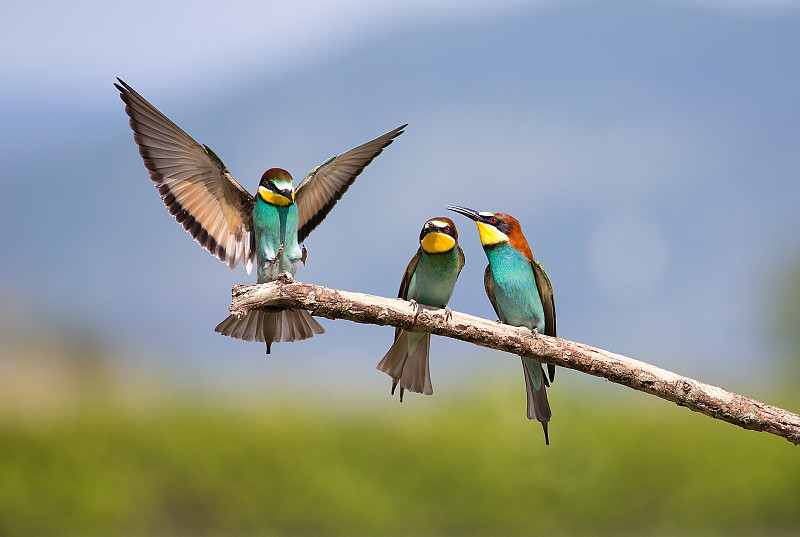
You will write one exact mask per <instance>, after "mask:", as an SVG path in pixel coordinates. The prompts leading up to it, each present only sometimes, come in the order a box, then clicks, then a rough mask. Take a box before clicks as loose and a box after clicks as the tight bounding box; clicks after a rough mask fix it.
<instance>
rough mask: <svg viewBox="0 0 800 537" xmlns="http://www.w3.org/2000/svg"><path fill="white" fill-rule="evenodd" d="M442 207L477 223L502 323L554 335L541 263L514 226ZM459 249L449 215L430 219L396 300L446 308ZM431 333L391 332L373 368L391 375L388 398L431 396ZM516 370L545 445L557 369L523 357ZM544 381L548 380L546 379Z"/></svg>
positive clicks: (504, 219) (497, 216) (508, 220)
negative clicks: (396, 394) (387, 346)
mask: <svg viewBox="0 0 800 537" xmlns="http://www.w3.org/2000/svg"><path fill="white" fill-rule="evenodd" d="M447 209H449V210H451V211H455V212H457V213H460V214H463V215H464V216H466V217H467V218H470V219H472V220H474V221H475V223H476V224H477V226H478V235H479V237H480V241H481V244H482V245H483V250H484V252H485V253H486V257H487V258H488V260H489V264H488V265H487V266H486V271H485V272H484V278H483V283H484V287H485V288H486V294H487V295H488V297H489V300H490V301H491V303H492V306H493V307H494V311H495V313H497V316H498V317H499V318H500V321H502V322H503V323H506V324H510V325H512V326H524V327H526V328H528V329H530V330H533V331H534V333H541V334H546V335H549V336H555V335H556V310H555V301H554V299H553V287H552V285H551V284H550V279H549V278H548V276H547V273H546V272H545V270H544V267H542V265H541V263H539V261H537V260H536V259H534V257H533V255H532V254H531V249H530V247H529V246H528V242H527V241H526V240H525V236H524V235H523V234H522V229H521V228H520V225H519V222H518V221H517V220H516V219H515V218H513V217H512V216H509V215H507V214H503V213H491V212H476V211H473V210H472V209H467V208H465V207H458V206H448V207H447ZM464 262H465V260H464V252H463V251H462V250H461V246H459V244H458V231H457V230H456V226H455V225H454V224H453V221H452V220H450V219H449V218H444V217H438V218H432V219H430V220H428V221H427V222H425V225H424V226H423V228H422V232H421V233H420V247H419V250H417V253H416V254H415V255H414V257H413V258H412V259H411V262H410V263H409V264H408V267H407V268H406V271H405V274H404V275H403V279H402V282H401V284H400V291H399V293H398V297H399V298H402V299H404V300H409V301H411V303H412V304H413V305H414V306H415V307H418V304H424V305H426V306H433V307H439V308H446V314H447V315H448V316H449V315H450V308H449V307H448V306H447V303H448V301H449V300H450V297H451V296H452V294H453V289H454V287H455V284H456V279H457V278H458V275H459V273H460V272H461V269H462V268H463V267H464ZM430 338H431V335H430V334H429V333H425V334H420V333H413V332H407V331H406V330H402V329H399V328H398V329H396V330H395V340H394V344H393V345H392V347H391V348H390V349H389V352H387V353H386V355H385V356H384V357H383V359H382V360H381V361H380V362H379V363H378V369H379V370H381V371H383V372H384V373H386V374H387V375H389V376H390V377H392V393H393V394H394V392H395V388H396V387H397V386H398V385H399V386H400V401H402V400H403V392H404V390H409V391H412V392H417V393H423V394H425V395H431V394H433V386H432V384H431V374H430V363H429V362H430V360H429V353H430ZM522 369H523V373H524V376H525V387H526V390H527V394H528V419H536V420H538V421H539V422H540V423H541V424H542V428H543V429H544V438H545V443H546V444H549V443H550V439H549V435H548V431H547V425H548V423H549V421H550V418H551V416H552V413H551V411H550V404H549V403H548V401H547V392H546V387H548V386H550V382H552V381H553V379H554V377H555V366H553V365H551V364H548V365H547V372H548V374H547V375H545V374H544V370H543V369H542V364H541V363H540V362H539V361H538V360H535V359H533V358H527V357H524V356H523V357H522ZM548 377H549V379H548Z"/></svg>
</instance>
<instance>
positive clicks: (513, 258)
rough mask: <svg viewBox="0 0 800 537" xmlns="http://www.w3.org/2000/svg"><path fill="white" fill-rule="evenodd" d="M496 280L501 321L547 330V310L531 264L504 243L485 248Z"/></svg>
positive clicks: (496, 298)
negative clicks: (545, 325)
mask: <svg viewBox="0 0 800 537" xmlns="http://www.w3.org/2000/svg"><path fill="white" fill-rule="evenodd" d="M485 251H486V257H487V258H488V259H489V265H490V266H491V271H492V277H493V278H494V293H495V300H496V302H497V305H498V307H499V309H500V313H501V319H500V320H501V321H503V322H504V323H506V324H510V325H512V326H525V327H527V328H530V329H533V328H534V327H536V329H537V330H538V331H539V332H543V331H544V309H543V308H542V299H541V297H540V296H539V290H538V289H537V287H536V279H535V277H534V275H533V269H532V268H531V263H530V261H529V260H528V259H527V258H526V257H525V256H524V255H522V253H520V251H519V250H517V249H515V248H512V247H511V246H510V245H509V244H507V243H504V244H500V245H497V246H493V247H489V248H485Z"/></svg>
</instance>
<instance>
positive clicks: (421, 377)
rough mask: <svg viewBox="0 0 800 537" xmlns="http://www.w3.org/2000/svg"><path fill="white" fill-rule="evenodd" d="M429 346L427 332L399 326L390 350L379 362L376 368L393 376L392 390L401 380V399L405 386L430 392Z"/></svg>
mask: <svg viewBox="0 0 800 537" xmlns="http://www.w3.org/2000/svg"><path fill="white" fill-rule="evenodd" d="M430 348H431V335H430V334H417V333H413V332H412V333H408V332H406V331H405V330H401V331H400V333H399V334H398V335H397V338H395V340H394V344H393V345H392V347H391V348H390V349H389V352H387V353H386V355H385V356H384V357H383V359H382V360H381V361H380V362H378V370H380V371H383V372H384V373H386V374H387V375H389V376H390V377H392V394H394V390H395V388H396V387H397V384H398V383H399V384H400V401H402V400H403V391H404V390H409V391H412V392H415V393H422V394H425V395H433V385H432V384H431V368H430Z"/></svg>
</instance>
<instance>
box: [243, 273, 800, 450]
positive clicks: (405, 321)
mask: <svg viewBox="0 0 800 537" xmlns="http://www.w3.org/2000/svg"><path fill="white" fill-rule="evenodd" d="M275 307H281V308H289V307H291V308H302V309H305V310H308V311H309V312H311V313H312V314H314V315H316V316H318V317H326V318H328V319H346V320H348V321H354V322H357V323H362V324H376V325H381V326H385V325H391V326H395V327H398V328H402V329H404V330H409V331H413V332H429V333H432V334H436V335H439V336H445V337H449V338H453V339H458V340H461V341H465V342H467V343H473V344H475V345H480V346H483V347H488V348H492V349H497V350H501V351H506V352H509V353H511V354H512V355H518V356H527V357H530V358H535V359H537V360H539V361H541V362H544V363H547V364H554V365H558V366H562V367H567V368H569V369H575V370H577V371H581V372H583V373H588V374H590V375H594V376H596V377H602V378H605V379H608V380H610V381H612V382H616V383H617V384H622V385H624V386H628V387H629V388H633V389H634V390H638V391H641V392H645V393H649V394H651V395H655V396H657V397H660V398H662V399H666V400H668V401H672V402H674V403H677V404H678V405H680V406H684V407H686V408H689V409H691V410H694V411H695V412H700V413H702V414H705V415H706V416H709V417H712V418H716V419H719V420H723V421H727V422H728V423H732V424H734V425H738V426H739V427H742V428H745V429H751V430H755V431H765V432H768V433H772V434H775V435H778V436H782V437H784V438H786V439H787V440H789V441H790V442H792V443H794V444H800V415H797V414H795V413H793V412H789V411H787V410H784V409H781V408H777V407H774V406H771V405H768V404H765V403H761V402H759V401H756V400H754V399H750V398H748V397H745V396H743V395H738V394H736V393H732V392H729V391H727V390H724V389H722V388H718V387H716V386H712V385H709V384H705V383H703V382H700V381H697V380H694V379H691V378H689V377H685V376H682V375H678V374H676V373H673V372H671V371H667V370H665V369H661V368H659V367H656V366H653V365H650V364H647V363H645V362H640V361H638V360H634V359H632V358H627V357H625V356H622V355H619V354H615V353H612V352H608V351H605V350H602V349H597V348H594V347H590V346H588V345H584V344H582V343H576V342H573V341H568V340H565V339H561V338H554V337H550V336H546V335H543V334H539V336H538V337H533V335H532V334H531V331H530V330H528V329H527V328H517V327H513V326H509V325H506V324H498V323H496V322H494V321H489V320H487V319H482V318H480V317H475V316H472V315H467V314H464V313H460V312H457V311H453V312H452V317H450V318H449V319H448V317H447V315H446V313H445V311H444V310H443V309H440V308H437V309H427V308H423V309H421V310H420V311H419V312H416V311H415V310H414V309H413V308H412V306H411V304H410V303H409V302H406V301H405V300H400V299H396V298H385V297H380V296H375V295H368V294H364V293H353V292H349V291H341V290H338V289H331V288H328V287H322V286H319V285H313V284H308V283H302V282H298V281H294V280H292V278H291V277H287V276H286V275H283V276H281V277H280V278H278V279H277V280H275V281H272V282H269V283H265V284H258V285H250V286H243V285H237V286H236V287H234V289H233V300H232V303H231V306H230V311H231V313H232V314H234V315H243V314H246V313H247V312H248V311H250V310H252V309H259V308H275Z"/></svg>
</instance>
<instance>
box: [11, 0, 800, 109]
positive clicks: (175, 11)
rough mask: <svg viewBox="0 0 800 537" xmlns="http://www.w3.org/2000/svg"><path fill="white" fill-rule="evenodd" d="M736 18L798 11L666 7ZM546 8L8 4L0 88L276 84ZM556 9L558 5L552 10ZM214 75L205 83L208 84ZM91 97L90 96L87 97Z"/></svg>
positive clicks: (726, 4) (710, 0)
mask: <svg viewBox="0 0 800 537" xmlns="http://www.w3.org/2000/svg"><path fill="white" fill-rule="evenodd" d="M673 1H678V2H684V3H691V4H701V5H705V6H711V7H714V8H719V9H733V10H737V11H741V10H747V11H764V10H768V11H773V10H776V9H789V8H792V7H797V2H796V1H790V0H673ZM553 4H556V2H554V0H537V1H536V2H530V1H525V0H494V1H492V2H488V1H485V0H437V1H433V2H430V1H426V0H408V1H387V2H373V1H371V0H337V1H335V2H330V1H326V0H305V1H296V2H275V1H272V2H257V1H253V0H246V1H233V2H228V3H226V4H225V6H224V8H221V6H220V4H219V3H218V2H213V1H210V0H192V1H189V0H177V1H167V2H164V1H161V0H141V1H139V2H137V3H135V4H125V3H119V2H99V1H83V2H66V3H65V2H57V1H53V0H32V1H29V2H7V3H6V5H4V6H3V8H2V13H0V16H2V19H3V21H4V23H5V24H4V29H3V32H2V33H1V34H0V65H2V67H3V71H4V77H3V81H2V82H1V83H0V88H3V89H4V90H5V91H11V92H14V93H17V94H19V93H25V92H26V91H27V89H28V88H33V87H37V86H44V85H45V84H47V83H52V82H53V81H54V80H55V81H57V82H58V84H59V86H60V87H61V88H62V89H63V91H77V90H81V95H85V93H84V90H85V89H87V88H95V90H94V91H100V90H99V89H97V88H99V87H100V82H101V81H102V82H107V80H108V78H109V77H110V76H115V75H120V74H124V75H125V76H129V77H135V78H136V80H137V81H139V82H147V83H148V84H151V85H152V84H155V83H157V82H159V81H160V82H162V83H166V84H173V81H174V80H175V79H177V78H180V79H182V80H184V81H185V82H188V83H191V82H192V81H195V80H197V81H199V80H202V81H203V83H204V84H206V85H208V84H209V83H213V82H209V81H213V80H214V79H215V78H216V80H219V82H220V83H224V81H225V80H226V79H228V78H233V79H236V78H238V77H240V76H242V75H243V74H245V73H246V72H247V71H248V70H252V69H253V68H254V66H258V68H259V69H261V70H263V71H266V72H269V71H270V70H272V71H274V72H275V73H276V75H277V74H278V73H280V72H281V70H282V69H285V68H288V67H290V66H292V65H294V64H297V63H298V62H304V61H309V60H313V59H319V58H324V57H326V56H327V55H330V54H331V53H332V52H335V51H337V50H343V49H345V48H347V47H349V46H356V45H357V44H358V43H359V42H362V41H364V40H365V39H368V38H369V37H371V36H374V35H379V34H382V33H386V32H395V31H396V32H402V31H403V30H404V27H405V26H407V25H413V26H419V25H424V24H438V23H441V22H443V21H459V20H472V19H476V18H484V19H485V18H487V17H501V16H506V15H508V14H509V13H513V12H515V11H523V10H525V11H528V10H530V9H535V8H536V7H546V6H550V5H553ZM558 4H559V5H563V1H562V2H558ZM210 75H213V76H210ZM90 97H91V96H90Z"/></svg>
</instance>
